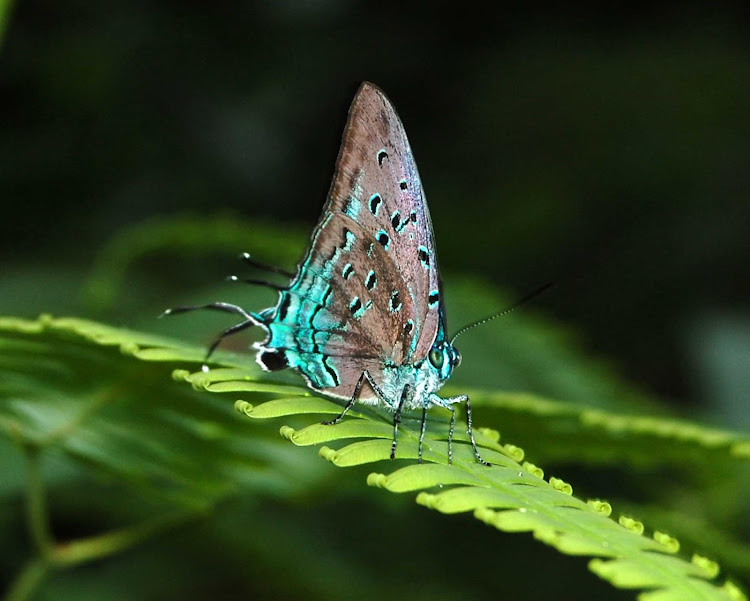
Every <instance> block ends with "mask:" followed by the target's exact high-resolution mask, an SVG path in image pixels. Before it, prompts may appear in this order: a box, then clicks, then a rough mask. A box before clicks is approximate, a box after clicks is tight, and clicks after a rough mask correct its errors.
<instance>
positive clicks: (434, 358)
mask: <svg viewBox="0 0 750 601" xmlns="http://www.w3.org/2000/svg"><path fill="white" fill-rule="evenodd" d="M443 357H444V356H443V351H441V350H440V349H438V348H433V349H432V350H431V351H430V363H432V366H433V367H434V368H435V369H440V368H441V367H443Z"/></svg>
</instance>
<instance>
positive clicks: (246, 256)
mask: <svg viewBox="0 0 750 601" xmlns="http://www.w3.org/2000/svg"><path fill="white" fill-rule="evenodd" d="M240 259H242V260H243V261H245V263H247V264H248V265H252V266H253V267H255V268H256V269H260V270H261V271H270V272H271V273H280V274H281V275H285V276H286V277H288V278H293V277H294V276H295V274H293V273H292V272H291V271H287V270H286V269H282V268H281V267H276V266H275V265H268V264H267V263H261V262H260V261H256V260H255V259H253V258H252V257H251V256H250V253H242V254H241V255H240Z"/></svg>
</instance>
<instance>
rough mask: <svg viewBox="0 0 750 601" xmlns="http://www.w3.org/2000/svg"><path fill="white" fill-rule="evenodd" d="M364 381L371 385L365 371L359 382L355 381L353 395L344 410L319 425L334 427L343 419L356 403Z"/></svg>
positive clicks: (368, 375)
mask: <svg viewBox="0 0 750 601" xmlns="http://www.w3.org/2000/svg"><path fill="white" fill-rule="evenodd" d="M365 380H367V381H368V382H370V384H372V380H371V378H370V374H369V373H368V371H367V370H365V371H363V372H362V375H361V376H359V380H357V385H356V386H355V387H354V393H353V394H352V398H350V399H349V400H348V401H347V403H346V406H345V407H344V410H343V411H342V412H341V413H340V414H339V415H338V416H337V417H335V418H334V419H332V420H330V421H322V422H320V423H321V424H323V425H324V426H335V425H336V424H338V423H339V422H340V421H341V420H342V419H344V416H345V415H346V414H347V413H348V412H349V409H351V408H352V407H354V403H356V402H357V399H358V398H359V392H360V390H362V385H363V384H364V383H365Z"/></svg>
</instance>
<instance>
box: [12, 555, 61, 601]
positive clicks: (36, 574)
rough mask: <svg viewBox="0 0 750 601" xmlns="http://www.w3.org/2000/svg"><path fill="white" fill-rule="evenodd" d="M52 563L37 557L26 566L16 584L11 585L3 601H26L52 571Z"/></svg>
mask: <svg viewBox="0 0 750 601" xmlns="http://www.w3.org/2000/svg"><path fill="white" fill-rule="evenodd" d="M50 567H51V566H50V562H49V561H48V560H46V559H45V558H43V557H36V558H35V559H32V560H31V561H29V562H28V563H27V564H26V566H24V568H23V570H21V573H20V574H19V575H18V577H17V578H16V580H15V582H13V583H12V584H11V585H10V588H8V591H7V592H6V594H5V596H4V597H3V601H26V599H29V598H30V597H31V595H33V594H34V591H36V589H37V588H38V587H39V585H40V584H41V582H42V580H44V578H45V577H46V576H47V573H48V572H49V570H50Z"/></svg>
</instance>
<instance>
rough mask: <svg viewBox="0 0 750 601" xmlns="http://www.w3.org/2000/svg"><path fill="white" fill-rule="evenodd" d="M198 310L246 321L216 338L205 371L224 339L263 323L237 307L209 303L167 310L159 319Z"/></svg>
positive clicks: (257, 316)
mask: <svg viewBox="0 0 750 601" xmlns="http://www.w3.org/2000/svg"><path fill="white" fill-rule="evenodd" d="M197 309H212V310H214V311H224V312H226V313H237V314H239V315H241V316H242V317H243V318H244V319H245V321H243V322H242V323H238V324H237V325H235V326H232V327H231V328H227V329H226V330H224V331H223V332H222V333H221V334H220V335H219V336H218V337H217V338H216V340H214V341H213V342H212V343H211V346H209V347H208V352H207V353H206V357H205V358H204V359H203V366H202V369H203V371H208V366H207V365H206V364H207V363H208V360H209V358H210V357H211V355H212V354H213V352H214V351H215V350H216V347H218V346H219V344H220V343H221V341H222V340H223V339H224V338H226V337H227V336H231V335H232V334H236V333H237V332H241V331H242V330H246V329H247V328H249V327H251V326H257V325H260V324H262V323H263V320H262V319H261V318H260V316H259V315H255V314H253V313H248V312H247V311H245V310H244V309H243V308H242V307H238V306H237V305H232V304H230V303H222V302H217V303H209V304H207V305H194V306H189V307H175V308H174V309H167V310H166V311H164V313H162V314H161V315H160V316H159V317H164V316H165V315H177V314H179V313H187V312H188V311H196V310H197Z"/></svg>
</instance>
